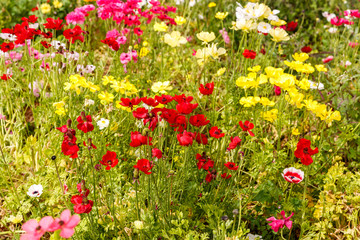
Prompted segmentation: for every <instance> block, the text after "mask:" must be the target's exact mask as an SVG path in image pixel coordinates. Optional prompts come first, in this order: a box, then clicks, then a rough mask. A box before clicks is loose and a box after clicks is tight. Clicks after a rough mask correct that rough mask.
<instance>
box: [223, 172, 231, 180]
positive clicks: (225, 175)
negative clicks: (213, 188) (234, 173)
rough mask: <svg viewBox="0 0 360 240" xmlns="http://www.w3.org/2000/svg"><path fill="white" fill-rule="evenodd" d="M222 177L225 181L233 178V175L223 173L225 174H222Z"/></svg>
mask: <svg viewBox="0 0 360 240" xmlns="http://www.w3.org/2000/svg"><path fill="white" fill-rule="evenodd" d="M221 177H222V178H224V179H229V178H231V174H227V173H223V174H221Z"/></svg>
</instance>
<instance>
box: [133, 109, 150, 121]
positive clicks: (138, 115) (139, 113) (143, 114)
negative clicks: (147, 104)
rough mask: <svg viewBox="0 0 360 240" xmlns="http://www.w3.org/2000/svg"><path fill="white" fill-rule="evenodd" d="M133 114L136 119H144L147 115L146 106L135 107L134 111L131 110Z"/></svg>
mask: <svg viewBox="0 0 360 240" xmlns="http://www.w3.org/2000/svg"><path fill="white" fill-rule="evenodd" d="M132 114H133V116H134V117H135V118H137V119H144V118H146V117H148V115H149V110H147V109H146V108H137V109H136V110H135V111H133V112H132Z"/></svg>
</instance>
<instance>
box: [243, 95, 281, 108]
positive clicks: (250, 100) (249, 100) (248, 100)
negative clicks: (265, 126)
mask: <svg viewBox="0 0 360 240" xmlns="http://www.w3.org/2000/svg"><path fill="white" fill-rule="evenodd" d="M257 103H260V104H262V105H263V106H270V107H272V106H274V105H275V102H273V101H270V100H269V99H268V98H267V97H253V96H250V97H242V98H241V99H240V104H241V105H244V107H251V106H255V105H256V104H257Z"/></svg>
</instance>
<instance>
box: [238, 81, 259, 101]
mask: <svg viewBox="0 0 360 240" xmlns="http://www.w3.org/2000/svg"><path fill="white" fill-rule="evenodd" d="M235 84H236V86H238V87H242V88H244V89H247V88H254V87H257V86H258V82H257V81H255V80H254V78H249V77H244V76H241V77H239V78H238V79H236V82H235ZM255 104H256V103H255ZM255 104H254V105H255Z"/></svg>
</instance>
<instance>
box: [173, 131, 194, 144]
mask: <svg viewBox="0 0 360 240" xmlns="http://www.w3.org/2000/svg"><path fill="white" fill-rule="evenodd" d="M176 138H177V140H178V141H179V144H180V145H181V146H189V145H192V144H193V141H194V138H195V134H194V133H192V132H187V131H186V130H185V131H184V132H183V133H179V134H178V135H177V136H176Z"/></svg>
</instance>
